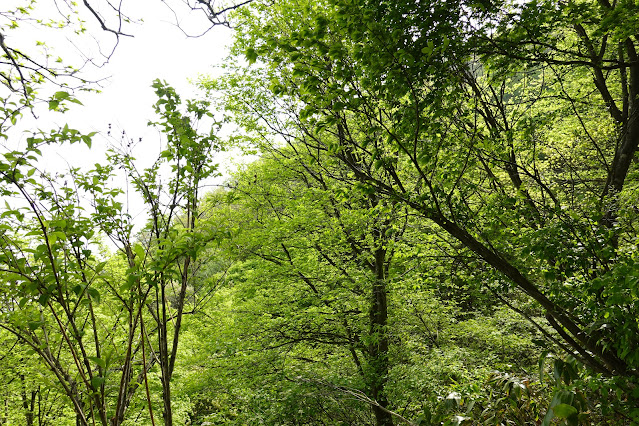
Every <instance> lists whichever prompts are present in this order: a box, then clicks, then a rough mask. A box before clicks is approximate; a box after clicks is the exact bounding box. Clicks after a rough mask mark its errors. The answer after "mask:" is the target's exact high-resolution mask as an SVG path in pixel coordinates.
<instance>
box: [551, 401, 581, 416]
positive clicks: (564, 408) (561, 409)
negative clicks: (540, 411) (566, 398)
mask: <svg viewBox="0 0 639 426" xmlns="http://www.w3.org/2000/svg"><path fill="white" fill-rule="evenodd" d="M552 410H553V411H554V412H555V417H558V418H560V419H567V418H568V417H570V416H572V415H574V414H577V409H576V408H575V407H573V406H572V405H568V404H558V405H556V406H554V407H553V408H552Z"/></svg>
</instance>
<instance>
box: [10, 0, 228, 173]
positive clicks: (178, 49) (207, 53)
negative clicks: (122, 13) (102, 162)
mask: <svg viewBox="0 0 639 426" xmlns="http://www.w3.org/2000/svg"><path fill="white" fill-rule="evenodd" d="M2 1H3V2H4V1H5V0H2ZM123 4H124V5H125V6H126V7H127V9H126V12H127V13H128V14H129V16H132V17H134V18H142V19H143V20H144V22H143V23H140V24H135V25H129V26H128V27H125V31H127V32H129V33H132V34H133V35H134V37H121V39H120V43H119V45H118V46H117V48H116V50H115V53H114V54H113V56H112V57H111V59H110V60H109V62H108V63H107V64H106V65H105V66H103V67H101V68H92V67H91V66H87V67H85V69H84V75H83V76H84V77H85V78H88V79H91V80H95V79H100V78H103V77H108V79H107V80H104V81H102V83H101V85H102V93H99V94H93V93H79V94H78V98H79V99H80V100H81V101H82V103H83V104H84V105H83V106H79V105H74V104H71V105H72V108H71V109H70V110H69V111H68V112H66V113H64V114H59V113H48V112H41V113H40V114H39V117H38V120H37V121H35V122H34V120H33V119H30V118H28V117H25V119H24V120H23V126H22V127H23V128H22V130H25V129H32V128H34V127H38V128H41V129H44V130H50V129H51V128H53V127H56V126H61V125H64V124H67V123H68V124H69V126H70V127H73V128H77V129H80V130H82V131H84V132H89V131H98V132H101V133H102V134H106V132H107V129H108V125H109V124H111V125H112V134H121V132H122V130H125V131H126V132H127V135H129V136H130V137H131V138H133V139H134V140H136V141H137V140H139V138H140V137H141V138H143V143H144V145H143V146H142V147H139V149H138V151H139V152H141V153H143V154H142V155H144V153H151V152H157V149H158V145H159V141H160V137H159V136H158V134H157V131H155V130H153V129H151V128H148V126H147V122H148V121H149V120H152V119H154V118H155V115H154V112H153V108H152V105H153V103H154V102H155V101H156V100H157V99H156V96H155V94H154V93H153V89H152V88H151V87H150V86H151V84H152V81H153V80H154V79H156V78H160V79H163V80H166V81H167V82H168V83H169V84H170V85H172V86H173V87H175V88H176V90H177V91H178V93H179V94H180V95H181V96H182V98H183V99H185V98H189V97H192V96H194V95H195V91H194V88H193V86H192V85H191V84H189V80H190V79H195V78H197V76H198V75H201V74H209V75H211V74H215V73H216V72H217V71H216V68H215V67H216V66H218V65H220V64H221V63H222V62H223V59H224V58H225V57H226V55H227V47H228V45H229V43H230V39H231V30H229V29H228V28H225V27H216V28H213V29H212V30H211V31H209V32H207V33H206V34H204V35H202V36H201V37H195V38H194V37H187V36H186V35H185V34H184V32H183V31H182V29H183V30H185V31H186V32H188V33H190V34H192V35H196V34H200V33H202V31H203V30H205V29H206V28H207V27H208V22H207V20H206V18H205V17H204V16H203V15H202V14H197V13H189V11H188V10H184V9H181V10H176V12H177V15H178V16H179V19H180V27H181V28H182V29H180V28H178V26H177V25H176V15H174V14H173V12H172V11H171V10H170V9H168V8H167V7H166V6H165V5H164V3H163V2H162V1H161V0H129V1H125V2H124V3H123ZM179 4H180V3H179V2H177V1H176V2H175V4H174V6H179ZM41 5H42V2H41V3H39V4H38V8H40V7H41ZM37 12H38V13H40V14H44V15H46V14H47V13H52V11H43V10H38V11H37ZM85 19H87V21H88V23H89V29H90V32H93V33H94V34H97V35H98V39H99V40H100V48H101V49H102V50H104V51H109V50H110V48H111V46H112V42H113V40H114V39H113V37H111V36H110V35H109V34H106V33H103V32H101V31H100V30H99V29H97V28H96V25H95V22H93V21H92V20H91V18H90V17H88V16H87V17H85ZM21 30H22V31H23V32H22V33H21V34H20V35H18V36H17V37H20V40H19V41H21V42H24V43H28V42H32V41H33V40H35V39H43V38H44V39H46V40H47V44H49V46H51V47H52V48H53V49H54V51H55V52H56V55H60V56H61V57H62V58H63V59H65V60H69V59H73V58H74V57H76V58H77V55H76V52H74V50H75V49H74V47H73V46H71V45H70V44H69V42H68V41H66V40H64V39H62V38H57V39H56V37H61V35H62V33H61V32H51V33H49V34H38V33H37V32H36V31H32V30H31V27H29V26H28V25H24V28H21ZM14 37H15V36H14ZM66 37H67V38H68V39H69V40H72V41H73V42H74V44H76V45H77V46H81V49H82V50H83V52H88V55H90V56H92V57H94V58H95V59H96V60H97V62H99V61H100V57H99V54H98V53H97V49H96V46H95V43H94V45H93V46H92V41H93V39H92V38H86V39H84V40H78V39H76V38H73V37H71V36H69V34H66ZM29 39H33V40H29ZM82 43H84V44H82ZM76 62H77V60H76ZM25 137H26V134H24V135H20V136H18V138H19V139H24V138H25ZM94 143H95V145H96V147H95V148H94V149H93V150H92V152H87V150H84V149H81V148H79V147H77V146H74V147H72V148H70V149H69V148H64V149H58V150H56V152H55V156H48V162H50V163H57V162H58V161H59V160H60V159H62V158H64V160H66V161H68V162H69V163H70V164H73V165H75V166H77V165H83V164H84V165H87V166H89V165H92V164H93V163H95V162H96V161H99V159H100V158H99V157H100V156H102V154H101V153H102V152H103V150H102V149H101V148H102V147H103V146H104V145H105V144H106V141H105V140H102V139H101V138H99V137H96V138H95V142H94ZM136 155H138V156H140V154H136ZM54 157H57V159H56V158H54ZM52 165H53V164H52Z"/></svg>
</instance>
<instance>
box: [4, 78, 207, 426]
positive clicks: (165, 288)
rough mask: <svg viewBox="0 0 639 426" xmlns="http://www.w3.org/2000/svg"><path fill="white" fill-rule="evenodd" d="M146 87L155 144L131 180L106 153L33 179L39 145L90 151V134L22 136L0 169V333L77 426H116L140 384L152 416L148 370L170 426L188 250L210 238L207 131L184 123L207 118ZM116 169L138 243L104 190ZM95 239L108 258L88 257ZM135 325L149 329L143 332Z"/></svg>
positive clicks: (120, 159)
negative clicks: (131, 200) (139, 209)
mask: <svg viewBox="0 0 639 426" xmlns="http://www.w3.org/2000/svg"><path fill="white" fill-rule="evenodd" d="M154 87H155V88H156V91H157V94H158V97H159V100H158V103H157V105H156V107H157V112H158V114H159V115H160V117H161V121H160V122H158V123H156V125H158V126H161V129H162V131H163V133H164V134H165V135H166V137H167V145H166V148H165V149H164V150H163V151H162V152H161V154H160V157H159V159H158V160H157V161H156V162H155V163H154V164H153V166H151V167H150V168H147V169H145V170H143V171H142V172H138V170H137V169H136V167H135V162H134V159H133V157H132V156H131V155H130V154H128V153H115V152H114V153H113V155H111V157H110V163H109V164H107V165H105V166H102V165H99V164H97V165H96V167H95V169H94V170H92V171H89V172H86V173H83V172H81V171H80V170H79V169H72V170H71V171H70V173H69V174H68V175H62V176H58V177H57V179H56V178H53V177H50V176H48V175H47V174H46V173H44V172H40V171H39V170H38V168H37V165H36V161H37V159H38V156H39V155H40V148H41V146H42V145H47V144H53V143H63V142H71V143H73V142H84V143H86V144H89V145H90V143H91V137H92V135H81V134H80V133H78V132H77V131H75V130H72V129H69V128H67V127H65V128H64V129H63V130H62V131H61V132H53V133H51V134H48V135H42V137H40V138H30V139H29V144H28V147H27V149H26V150H25V151H23V152H17V151H13V152H8V153H5V154H4V162H3V163H2V165H1V167H0V176H1V177H2V180H3V183H4V187H3V188H4V189H3V195H4V196H5V197H14V198H15V197H17V198H18V199H21V200H22V202H21V204H16V205H15V206H14V207H12V206H10V205H9V204H7V206H6V209H5V210H4V211H3V213H2V223H1V225H0V226H1V230H2V246H1V252H0V253H1V257H0V264H1V265H2V266H1V267H0V270H1V272H2V274H3V279H4V280H5V282H7V283H8V285H7V286H5V287H4V288H3V294H2V300H3V312H2V313H3V317H2V322H0V327H2V328H3V329H5V330H7V331H8V332H10V333H12V334H13V335H14V336H16V337H17V338H18V339H19V340H20V341H21V342H23V343H24V344H26V345H28V346H29V347H30V348H31V349H32V350H33V351H34V352H35V353H37V354H38V355H39V357H40V359H41V360H42V362H44V363H45V365H46V366H47V367H48V369H49V370H50V371H51V372H52V373H53V374H54V375H55V376H56V378H57V382H58V384H59V386H61V388H62V392H63V393H64V394H65V395H66V396H67V397H68V398H69V399H70V401H71V403H72V404H73V406H74V410H75V412H76V415H77V423H78V424H81V425H84V424H89V423H95V422H98V423H99V424H102V425H105V426H106V425H119V424H121V423H122V422H123V421H124V420H125V418H126V412H127V408H128V407H129V405H130V404H131V401H132V398H133V395H134V394H135V392H136V391H137V390H138V388H139V387H140V386H141V385H144V387H145V388H146V391H147V399H148V400H147V404H148V408H149V410H150V413H149V414H150V416H151V418H153V413H152V401H151V396H150V394H149V387H148V374H147V373H148V372H149V371H150V369H151V367H152V366H153V365H154V364H156V363H158V364H159V366H160V370H161V374H160V378H161V383H162V395H163V403H164V409H163V415H164V419H165V424H167V425H170V424H172V414H171V392H170V389H171V388H170V382H171V377H172V373H173V370H174V368H175V363H176V357H177V350H178V341H179V334H180V330H181V324H182V316H183V314H184V312H185V301H186V296H187V289H188V286H189V285H191V284H192V282H191V277H192V274H193V267H194V266H193V264H194V262H195V260H196V258H197V256H198V254H199V253H200V252H201V250H203V248H204V247H205V246H206V245H207V244H208V242H209V241H210V240H211V239H213V238H214V236H215V228H212V227H201V226H200V225H199V210H198V203H199V190H200V188H201V185H202V184H203V182H204V180H206V179H207V178H209V177H211V176H212V175H213V174H214V173H216V166H215V165H213V164H212V162H211V161H212V153H213V151H215V150H218V149H220V146H219V145H218V143H217V139H216V137H215V135H214V133H213V130H212V131H211V133H209V134H205V135H204V136H200V135H199V134H198V133H197V132H196V130H195V128H194V127H193V126H195V122H196V121H197V120H200V119H202V118H203V117H205V116H207V115H210V113H208V112H207V111H206V109H205V107H206V106H205V105H202V104H198V103H195V102H189V104H188V106H187V111H188V112H187V114H191V115H192V116H189V115H183V114H182V113H181V112H180V111H179V109H178V108H179V105H180V99H179V96H178V95H177V94H176V93H175V91H174V90H173V89H172V88H171V87H169V86H167V85H166V84H163V83H161V82H159V81H158V82H156V83H155V85H154ZM191 120H194V121H191ZM212 129H214V127H212ZM118 166H119V167H121V168H124V170H125V171H126V173H127V174H128V176H129V178H131V179H132V181H133V185H134V187H135V189H137V191H138V193H139V194H140V195H141V196H142V197H143V198H144V201H145V205H146V206H147V207H148V213H149V216H150V219H149V225H148V227H147V230H146V231H145V232H143V233H142V234H141V235H142V236H141V237H139V238H136V237H134V236H133V235H132V232H133V227H134V225H133V222H132V219H131V217H130V216H129V215H128V213H127V212H126V211H125V210H124V205H123V204H122V203H121V202H120V200H119V197H120V196H121V194H122V192H123V191H122V190H121V189H112V188H110V187H109V181H110V179H111V178H112V177H113V175H114V171H115V170H116V167H118ZM166 167H168V172H169V173H170V177H169V179H168V181H166V182H163V181H162V173H163V172H164V168H166ZM69 182H72V185H73V186H71V185H69ZM11 188H13V189H11ZM85 197H86V198H85ZM87 198H88V200H89V201H88V202H89V204H90V206H91V209H87V207H88V206H87V205H86V204H87V201H86V199H87ZM101 234H102V236H106V237H108V238H109V239H110V240H111V241H112V242H113V243H114V244H116V246H117V247H118V250H119V255H117V256H115V257H112V258H108V257H105V255H103V254H102V255H100V254H99V253H97V252H96V251H97V248H98V241H99V238H101ZM149 315H150V317H149ZM145 320H146V321H147V322H149V321H151V323H152V324H154V325H153V326H152V327H148V326H147V327H145ZM152 333H157V338H156V339H152V338H151V336H152ZM152 422H153V420H152Z"/></svg>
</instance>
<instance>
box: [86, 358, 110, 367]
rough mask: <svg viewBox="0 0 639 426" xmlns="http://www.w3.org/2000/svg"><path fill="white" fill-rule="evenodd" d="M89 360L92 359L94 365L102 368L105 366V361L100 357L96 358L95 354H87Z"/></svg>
mask: <svg viewBox="0 0 639 426" xmlns="http://www.w3.org/2000/svg"><path fill="white" fill-rule="evenodd" d="M87 358H88V359H89V360H91V361H93V362H94V363H95V364H96V365H98V366H100V367H102V368H106V361H105V360H103V359H102V358H98V357H95V356H88V357H87Z"/></svg>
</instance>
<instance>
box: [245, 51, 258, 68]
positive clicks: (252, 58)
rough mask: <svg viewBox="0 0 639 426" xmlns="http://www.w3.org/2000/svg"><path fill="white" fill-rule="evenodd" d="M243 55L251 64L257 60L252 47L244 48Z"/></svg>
mask: <svg viewBox="0 0 639 426" xmlns="http://www.w3.org/2000/svg"><path fill="white" fill-rule="evenodd" d="M244 55H245V56H246V60H247V61H248V63H249V64H253V63H255V61H257V52H256V51H255V49H253V48H252V47H249V48H248V49H246V52H245V53H244Z"/></svg>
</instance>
